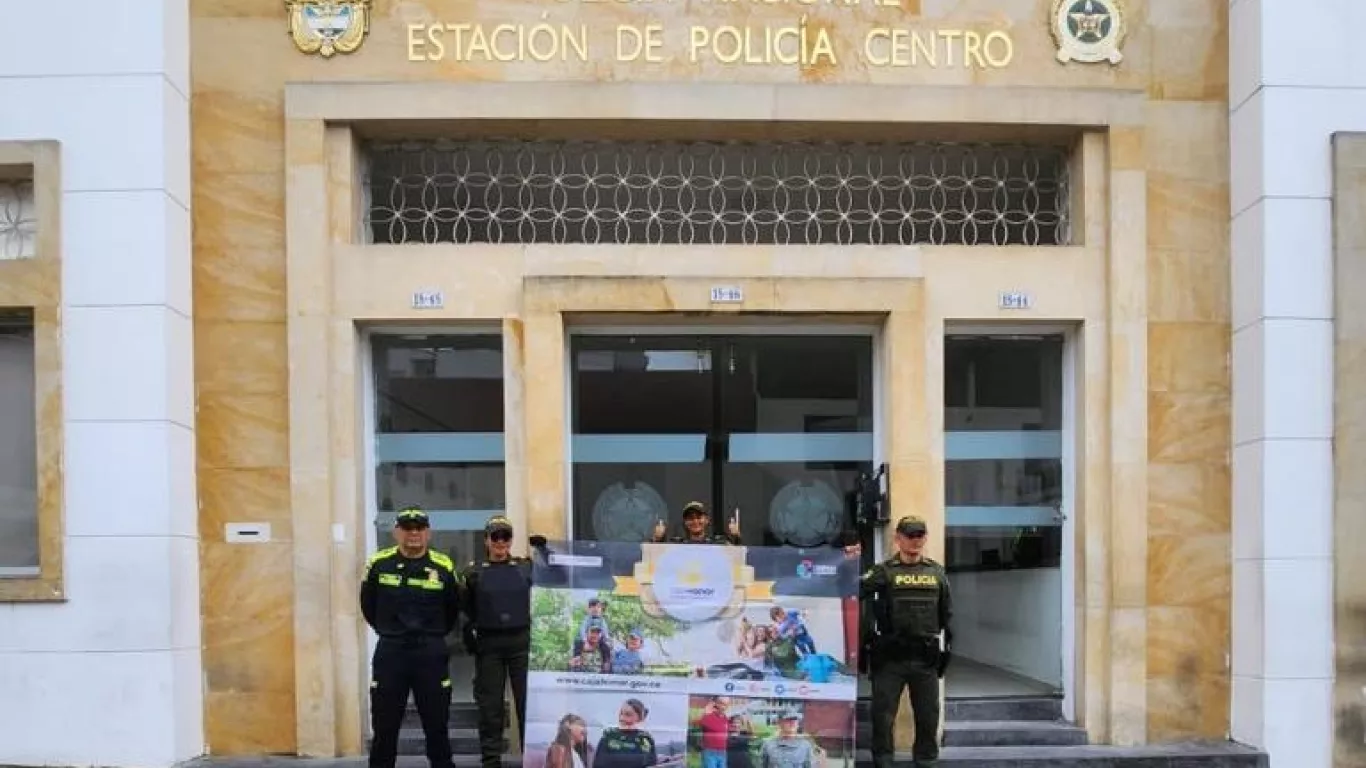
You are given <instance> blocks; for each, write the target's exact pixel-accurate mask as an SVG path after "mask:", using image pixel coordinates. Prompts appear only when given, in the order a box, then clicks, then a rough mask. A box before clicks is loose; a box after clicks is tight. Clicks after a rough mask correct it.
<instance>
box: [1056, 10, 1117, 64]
mask: <svg viewBox="0 0 1366 768" xmlns="http://www.w3.org/2000/svg"><path fill="white" fill-rule="evenodd" d="M1050 19H1051V26H1052V29H1053V40H1054V42H1055V43H1057V46H1058V61H1060V62H1062V63H1064V64H1066V63H1067V62H1069V61H1076V62H1081V63H1084V64H1095V63H1098V62H1102V61H1108V62H1110V63H1111V64H1118V63H1119V62H1120V61H1121V60H1123V59H1124V54H1123V53H1122V52H1121V51H1120V46H1122V45H1123V44H1124V38H1125V36H1126V35H1127V33H1128V29H1127V24H1128V19H1127V18H1126V16H1125V10H1124V3H1123V2H1122V0H1053V10H1052V15H1051V17H1050Z"/></svg>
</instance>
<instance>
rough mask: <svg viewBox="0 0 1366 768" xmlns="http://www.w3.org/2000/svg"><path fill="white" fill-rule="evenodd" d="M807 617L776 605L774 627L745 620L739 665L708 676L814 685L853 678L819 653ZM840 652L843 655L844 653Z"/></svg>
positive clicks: (772, 612) (740, 636)
mask: <svg viewBox="0 0 1366 768" xmlns="http://www.w3.org/2000/svg"><path fill="white" fill-rule="evenodd" d="M807 613H808V612H807V611H804V610H794V609H785V608H783V607H782V606H779V605H775V606H773V607H772V608H770V609H769V612H768V618H769V620H770V622H771V623H768V624H758V623H754V622H751V621H750V620H749V617H744V618H742V619H741V620H740V629H739V631H738V633H737V635H738V639H737V641H736V649H735V650H736V655H737V656H738V657H739V662H738V663H735V664H717V665H714V666H713V667H712V668H711V669H710V670H708V675H707V676H708V677H725V678H736V677H738V678H747V679H762V678H769V679H773V678H777V679H787V680H806V681H808V682H812V683H829V682H831V681H832V680H834V679H835V676H836V675H844V676H853V674H854V673H853V672H852V671H851V670H850V669H849V668H848V667H847V666H846V665H845V664H844V663H843V662H841V661H840V660H839V659H838V658H836V657H835V656H833V655H831V654H829V653H822V652H820V651H819V650H817V648H816V641H815V638H813V637H812V635H811V631H810V630H809V629H808V626H807V618H808V617H807ZM839 650H840V653H841V655H843V649H842V648H841V649H839Z"/></svg>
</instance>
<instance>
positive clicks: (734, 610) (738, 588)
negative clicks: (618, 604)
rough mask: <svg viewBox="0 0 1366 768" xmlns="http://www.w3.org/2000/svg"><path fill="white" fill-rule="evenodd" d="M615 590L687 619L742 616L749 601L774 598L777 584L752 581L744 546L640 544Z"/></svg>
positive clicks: (650, 610)
mask: <svg viewBox="0 0 1366 768" xmlns="http://www.w3.org/2000/svg"><path fill="white" fill-rule="evenodd" d="M613 578H614V579H615V581H616V589H615V592H616V594H618V595H622V596H636V597H638V598H639V599H640V607H641V609H642V610H644V611H645V613H646V614H647V615H650V616H654V617H664V616H668V617H670V618H672V619H675V620H678V621H683V622H687V623H694V622H702V621H710V620H712V619H729V618H734V617H735V616H738V615H739V614H740V612H741V611H742V610H744V607H745V603H746V602H747V601H749V600H768V599H771V598H772V597H773V583H772V582H767V581H755V580H754V568H752V567H750V566H748V565H745V549H744V548H743V547H721V546H713V545H700V546H699V545H697V544H654V543H647V544H643V545H641V559H640V562H638V563H636V565H635V568H634V569H632V575H631V576H616V577H613Z"/></svg>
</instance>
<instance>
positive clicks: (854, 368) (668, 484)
mask: <svg viewBox="0 0 1366 768" xmlns="http://www.w3.org/2000/svg"><path fill="white" fill-rule="evenodd" d="M571 356H572V359H573V366H574V367H573V377H574V380H573V406H572V411H573V421H574V437H573V446H572V450H573V454H572V456H573V462H574V515H573V519H574V535H575V536H576V537H578V538H583V539H613V540H634V541H639V540H644V539H647V538H649V536H650V535H651V532H652V530H653V528H654V524H655V523H656V522H658V521H659V520H663V521H664V522H665V523H666V525H667V526H668V527H669V528H670V529H671V530H677V529H678V528H679V526H680V525H681V522H682V521H681V509H682V507H683V505H684V504H686V503H687V502H689V501H693V500H697V501H702V502H704V503H706V504H707V505H708V506H709V507H710V508H711V509H712V522H713V525H714V526H715V532H717V533H720V532H721V531H723V530H724V527H725V524H726V522H727V520H728V519H729V517H730V515H731V512H732V510H734V509H736V508H737V507H738V508H739V510H740V512H739V514H740V521H741V532H742V535H743V538H744V541H745V543H746V544H751V545H778V544H790V545H797V546H820V545H825V544H828V543H831V542H833V541H834V540H835V538H836V537H837V536H838V535H839V534H840V532H841V531H843V530H845V529H846V528H848V527H849V522H848V520H849V508H848V499H847V497H848V494H849V492H850V491H851V490H852V488H853V486H854V482H855V480H856V478H857V476H858V473H859V472H861V471H867V470H869V469H870V468H871V466H872V458H873V440H872V412H873V408H872V390H873V387H872V339H871V338H869V337H867V336H724V337H723V336H710V337H708V336H672V337H670V336H637V337H630V336H614V337H606V336H583V337H576V338H575V340H574V342H573V343H572V345H571ZM871 549H872V546H871V541H870V542H869V551H871Z"/></svg>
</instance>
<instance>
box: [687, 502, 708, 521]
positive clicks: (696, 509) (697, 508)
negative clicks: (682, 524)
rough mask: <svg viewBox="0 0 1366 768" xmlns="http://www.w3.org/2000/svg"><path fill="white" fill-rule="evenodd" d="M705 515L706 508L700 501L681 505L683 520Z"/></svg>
mask: <svg viewBox="0 0 1366 768" xmlns="http://www.w3.org/2000/svg"><path fill="white" fill-rule="evenodd" d="M706 514H707V506H706V505H705V504H703V503H702V502H700V501H690V502H688V503H687V504H684V505H683V517H685V518H687V517H692V516H693V515H706Z"/></svg>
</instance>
